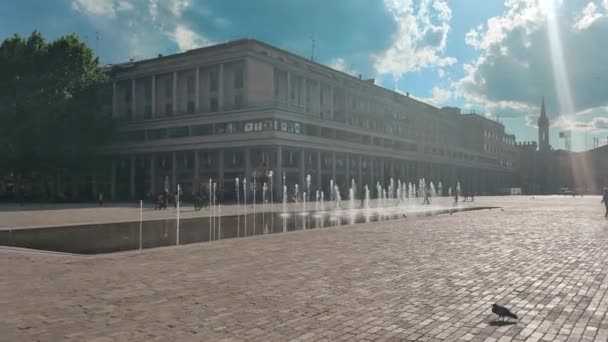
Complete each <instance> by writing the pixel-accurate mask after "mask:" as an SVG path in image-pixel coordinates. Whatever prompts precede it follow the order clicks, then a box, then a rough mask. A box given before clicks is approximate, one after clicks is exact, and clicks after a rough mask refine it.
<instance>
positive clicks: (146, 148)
mask: <svg viewBox="0 0 608 342" xmlns="http://www.w3.org/2000/svg"><path fill="white" fill-rule="evenodd" d="M108 74H109V75H110V77H111V80H112V85H113V97H112V113H113V116H115V117H116V118H117V119H119V120H120V121H121V125H120V128H119V134H118V135H117V136H116V137H115V139H113V143H112V144H111V145H110V146H108V147H107V148H106V149H105V151H104V155H105V156H106V158H108V161H109V162H108V163H106V164H107V165H108V167H107V169H103V170H99V171H100V172H99V173H98V174H97V175H96V176H95V181H94V186H93V191H94V192H97V191H103V192H105V193H108V194H109V195H110V197H111V198H113V199H140V198H144V196H146V195H149V194H155V193H158V192H160V191H162V190H163V189H164V188H165V187H166V186H167V185H166V184H167V183H168V187H169V188H170V189H168V190H170V191H174V190H175V189H176V185H177V184H180V185H181V187H182V189H183V191H184V193H192V192H194V191H196V190H197V189H199V188H200V187H201V185H204V184H208V182H209V179H212V180H213V182H216V183H217V184H218V189H220V188H222V189H223V192H224V194H225V197H226V198H227V199H229V198H230V197H231V196H233V195H234V193H235V190H234V189H235V178H236V177H239V178H240V179H244V178H247V179H249V180H250V181H251V180H252V179H253V178H256V177H259V176H260V175H263V174H267V173H268V172H269V171H271V170H272V171H273V173H274V175H275V177H274V184H275V186H274V190H275V193H276V195H277V196H280V193H281V191H280V189H281V185H282V183H283V181H282V175H283V174H284V175H285V182H286V185H287V186H288V187H289V188H290V189H292V187H293V186H294V185H295V184H299V185H300V187H301V188H303V184H305V182H306V180H305V179H306V177H307V175H310V176H311V183H312V186H311V188H312V189H314V190H317V189H319V190H324V191H326V193H327V191H328V188H329V184H330V180H332V179H333V180H334V181H335V183H336V184H337V185H339V186H340V188H341V189H343V188H345V187H347V186H348V185H350V183H351V180H353V179H354V180H355V182H356V183H357V184H358V186H363V185H365V184H368V185H369V186H370V189H375V187H374V186H373V185H375V184H376V182H380V183H381V184H382V185H383V186H384V187H386V186H387V184H388V182H389V180H390V178H391V177H392V178H393V179H394V180H395V181H396V180H397V179H400V180H402V181H410V182H414V181H416V180H417V179H418V178H421V177H424V178H426V179H427V180H431V181H433V182H439V181H441V182H442V183H443V184H445V186H446V187H447V186H454V185H455V183H456V182H457V181H460V182H461V183H462V187H463V188H466V189H468V190H471V191H475V192H477V193H487V194H491V193H497V192H499V191H501V189H505V188H508V187H511V186H514V185H515V184H514V182H515V181H516V165H514V163H515V160H516V154H517V149H516V147H515V137H514V136H513V135H509V134H506V133H505V129H504V126H503V125H502V124H500V123H497V122H494V121H492V120H489V119H487V118H486V117H483V116H480V115H476V114H461V112H460V110H459V109H458V108H451V107H445V108H437V107H434V106H431V105H429V104H426V103H423V102H421V101H418V100H416V99H414V98H412V97H410V96H409V94H405V95H404V94H401V93H397V92H394V91H391V90H388V89H385V88H383V87H381V86H378V85H376V84H375V83H374V80H373V79H367V80H366V79H361V78H357V77H353V76H350V75H348V74H345V73H343V72H340V71H337V70H334V69H331V68H329V67H327V66H324V65H321V64H318V63H315V62H313V61H310V60H307V59H305V58H302V57H300V56H297V55H295V54H292V53H290V52H287V51H284V50H281V49H279V48H276V47H274V46H271V45H268V44H266V43H263V42H260V41H257V40H251V39H244V40H237V41H232V42H228V43H225V44H220V45H215V46H209V47H204V48H200V49H195V50H191V51H188V52H184V53H179V54H175V55H170V56H160V55H159V56H158V58H153V59H148V60H141V61H136V62H134V61H131V62H128V63H123V64H118V65H113V66H109V67H108ZM260 186H261V185H260ZM290 191H291V190H290ZM373 196H375V194H373Z"/></svg>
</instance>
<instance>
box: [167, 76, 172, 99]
mask: <svg viewBox="0 0 608 342" xmlns="http://www.w3.org/2000/svg"><path fill="white" fill-rule="evenodd" d="M165 97H166V98H168V99H170V98H172V97H173V81H172V80H165Z"/></svg>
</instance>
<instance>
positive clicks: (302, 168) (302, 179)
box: [299, 148, 306, 191]
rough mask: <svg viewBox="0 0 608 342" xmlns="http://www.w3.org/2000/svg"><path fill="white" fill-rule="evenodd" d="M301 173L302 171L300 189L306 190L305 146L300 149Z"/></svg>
mask: <svg viewBox="0 0 608 342" xmlns="http://www.w3.org/2000/svg"><path fill="white" fill-rule="evenodd" d="M299 166H300V168H299V173H300V177H299V178H300V181H299V182H300V189H302V191H306V186H305V185H306V158H305V151H304V149H303V148H301V149H300V163H299Z"/></svg>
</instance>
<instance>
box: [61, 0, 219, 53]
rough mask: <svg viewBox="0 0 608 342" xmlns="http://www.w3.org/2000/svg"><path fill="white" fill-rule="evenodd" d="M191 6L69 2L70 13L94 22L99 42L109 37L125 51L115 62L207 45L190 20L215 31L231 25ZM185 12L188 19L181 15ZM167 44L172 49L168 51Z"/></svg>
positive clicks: (186, 2)
mask: <svg viewBox="0 0 608 342" xmlns="http://www.w3.org/2000/svg"><path fill="white" fill-rule="evenodd" d="M191 7H192V6H191V0H140V1H134V0H72V8H73V10H75V11H78V12H80V13H83V14H85V15H87V16H88V17H90V18H91V19H92V20H95V22H96V27H97V29H98V30H99V33H100V36H101V41H102V43H103V42H104V41H107V40H108V38H107V37H111V39H112V43H111V44H112V46H113V47H114V49H118V48H117V47H120V48H119V49H120V50H121V51H125V52H124V55H122V56H120V57H119V58H120V59H119V60H118V61H122V60H126V59H127V58H136V59H140V58H150V57H152V56H156V55H157V54H159V53H161V54H166V53H172V52H176V51H186V50H190V49H193V48H197V47H202V46H206V45H209V44H211V43H212V40H211V39H210V38H208V37H207V36H206V35H205V34H204V33H203V32H200V31H199V30H197V29H196V26H197V25H196V21H195V20H193V19H190V18H198V19H200V20H209V22H211V23H212V24H213V25H214V26H216V27H218V28H227V27H229V26H230V25H231V23H230V21H228V20H227V19H224V18H222V17H220V16H217V15H214V14H213V13H212V12H210V11H208V10H207V9H205V8H204V7H202V5H198V4H197V8H194V9H193V8H191ZM189 11H190V12H191V13H190V12H189ZM186 12H188V13H189V14H190V16H189V17H186V16H185V13H186ZM171 43H174V44H175V45H174V46H175V48H171V46H172V45H171ZM113 55H117V54H113ZM104 62H116V61H115V60H112V61H107V60H106V61H104Z"/></svg>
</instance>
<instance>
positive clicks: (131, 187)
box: [129, 156, 135, 200]
mask: <svg viewBox="0 0 608 342" xmlns="http://www.w3.org/2000/svg"><path fill="white" fill-rule="evenodd" d="M129 194H130V195H131V199H132V200H134V199H135V156H131V175H130V178H129Z"/></svg>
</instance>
